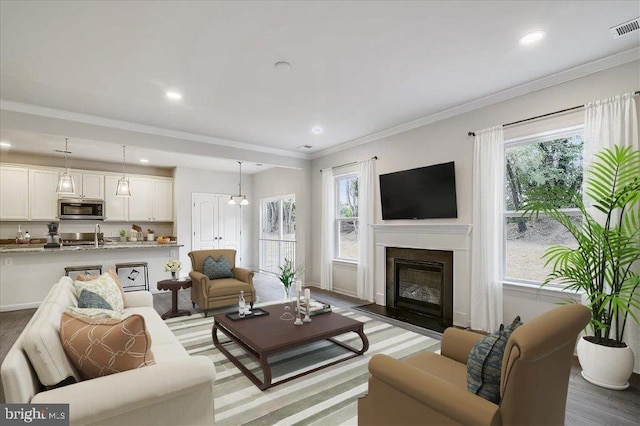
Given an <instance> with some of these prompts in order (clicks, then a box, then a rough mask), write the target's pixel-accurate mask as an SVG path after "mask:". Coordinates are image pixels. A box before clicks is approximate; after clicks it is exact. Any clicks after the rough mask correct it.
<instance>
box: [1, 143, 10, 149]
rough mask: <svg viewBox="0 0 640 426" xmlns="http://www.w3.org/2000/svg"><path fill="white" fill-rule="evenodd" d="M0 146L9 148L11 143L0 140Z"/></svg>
mask: <svg viewBox="0 0 640 426" xmlns="http://www.w3.org/2000/svg"><path fill="white" fill-rule="evenodd" d="M0 146H1V147H3V148H9V147H10V146H11V144H10V143H9V142H0Z"/></svg>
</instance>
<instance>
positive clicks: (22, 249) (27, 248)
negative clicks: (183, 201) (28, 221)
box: [0, 241, 184, 253]
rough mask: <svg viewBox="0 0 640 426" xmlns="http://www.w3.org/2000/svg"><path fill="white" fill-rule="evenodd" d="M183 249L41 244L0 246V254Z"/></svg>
mask: <svg viewBox="0 0 640 426" xmlns="http://www.w3.org/2000/svg"><path fill="white" fill-rule="evenodd" d="M173 247H184V246H183V245H182V244H178V243H176V242H172V243H169V244H159V243H157V242H155V241H149V242H147V241H140V242H137V243H133V242H127V243H105V244H104V245H100V246H98V247H96V246H94V245H86V246H62V247H60V248H52V249H50V248H49V249H45V248H44V245H42V244H7V245H2V246H0V253H42V252H46V253H49V252H52V253H53V252H59V251H80V250H118V249H162V248H173Z"/></svg>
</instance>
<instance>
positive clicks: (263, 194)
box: [250, 168, 311, 282]
mask: <svg viewBox="0 0 640 426" xmlns="http://www.w3.org/2000/svg"><path fill="white" fill-rule="evenodd" d="M310 174H311V169H309V168H306V169H285V168H276V169H270V170H266V171H264V172H260V173H256V174H254V175H253V194H254V202H253V203H252V204H251V210H252V212H253V222H252V224H253V229H254V230H255V232H254V234H253V236H252V239H251V244H250V245H251V248H252V250H253V251H252V253H253V260H254V262H255V263H254V264H253V265H254V269H257V268H258V262H259V244H258V239H259V238H260V229H261V228H260V227H261V225H260V200H261V199H264V198H271V197H277V196H282V195H288V194H295V197H296V259H298V264H299V265H302V266H304V268H305V269H304V273H303V274H302V275H303V276H302V277H301V279H302V281H303V282H304V281H305V274H306V273H307V271H306V266H307V265H309V264H311V250H310V249H309V247H310V245H311V226H310V225H311V224H310V220H311V211H310V199H311V197H310V193H309V187H310V186H311V176H310Z"/></svg>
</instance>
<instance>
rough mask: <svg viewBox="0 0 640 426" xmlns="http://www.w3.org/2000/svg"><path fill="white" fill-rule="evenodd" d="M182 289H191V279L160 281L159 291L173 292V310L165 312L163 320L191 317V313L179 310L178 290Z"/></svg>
mask: <svg viewBox="0 0 640 426" xmlns="http://www.w3.org/2000/svg"><path fill="white" fill-rule="evenodd" d="M181 288H191V279H190V278H184V279H181V280H162V281H158V290H171V310H170V311H167V312H165V313H164V314H163V315H162V319H167V318H173V317H179V316H181V315H191V311H179V310H178V290H180V289H181Z"/></svg>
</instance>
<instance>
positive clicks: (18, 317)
mask: <svg viewBox="0 0 640 426" xmlns="http://www.w3.org/2000/svg"><path fill="white" fill-rule="evenodd" d="M254 284H255V287H256V290H257V292H258V302H259V303H260V302H269V301H277V300H281V299H282V296H283V292H282V287H281V284H280V283H279V282H278V281H277V280H276V279H275V278H273V277H270V276H267V275H264V274H256V277H255V279H254ZM312 294H313V297H314V298H316V299H319V300H321V301H323V302H325V303H329V304H331V305H333V306H338V307H341V308H346V309H349V308H351V307H353V306H357V305H360V304H364V303H365V302H364V301H362V300H359V299H355V298H352V297H348V296H343V295H339V294H336V293H332V292H327V291H323V290H319V289H313V290H312ZM153 301H154V308H155V309H156V310H157V311H158V312H159V313H164V312H166V311H168V310H169V309H170V308H171V293H170V292H162V293H159V294H155V295H154V297H153ZM178 303H179V307H178V308H179V309H190V310H191V312H194V313H195V312H201V311H200V310H199V309H198V308H197V307H196V308H195V309H193V308H192V307H191V295H190V290H180V292H179V300H178ZM234 308H235V307H230V308H220V309H217V310H211V311H210V313H217V312H224V311H228V310H231V309H234ZM34 312H35V309H29V310H24V311H14V312H3V313H0V360H4V357H5V355H6V353H7V352H8V350H9V348H10V347H11V345H13V342H14V341H15V340H16V338H17V337H18V335H19V334H20V333H21V332H22V329H23V328H24V326H25V324H26V323H27V322H28V321H29V319H30V318H31V316H32V315H33V313H34ZM376 319H379V320H380V319H381V317H376ZM388 322H391V323H393V324H394V325H396V326H400V327H404V328H408V329H410V330H412V331H414V332H418V333H421V334H425V335H428V336H432V337H433V336H434V333H433V332H430V331H427V330H424V329H421V328H418V327H413V326H410V325H406V324H404V323H401V322H399V321H394V320H388ZM0 402H4V391H3V390H2V387H0ZM638 419H640V381H638V380H633V382H632V385H631V387H630V388H629V389H627V390H626V391H612V390H607V389H603V388H600V387H597V386H594V385H592V384H590V383H588V382H586V381H585V380H584V379H583V378H582V376H581V375H580V368H579V367H578V366H575V367H573V368H572V370H571V378H570V379H569V393H568V396H567V414H566V421H565V424H566V425H570V426H574V425H575V426H583V425H638V424H639V421H638Z"/></svg>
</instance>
